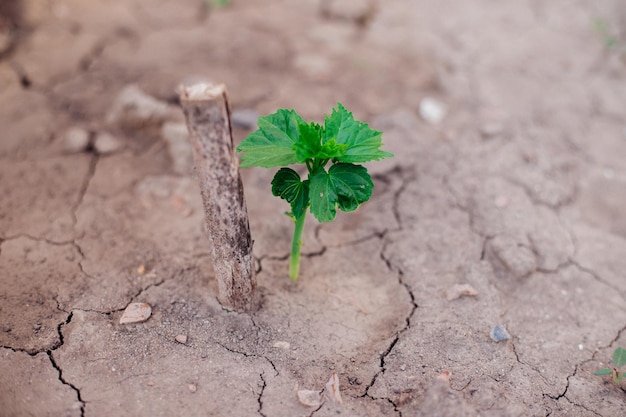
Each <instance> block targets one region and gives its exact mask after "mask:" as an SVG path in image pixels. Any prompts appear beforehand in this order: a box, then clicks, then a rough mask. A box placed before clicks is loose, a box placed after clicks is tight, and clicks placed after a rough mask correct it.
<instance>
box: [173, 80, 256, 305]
mask: <svg viewBox="0 0 626 417" xmlns="http://www.w3.org/2000/svg"><path fill="white" fill-rule="evenodd" d="M180 101H181V104H182V107H183V112H184V113H185V119H186V120H187V128H188V129H189V140H190V142H191V146H192V148H193V159H194V164H195V168H196V174H197V176H198V179H199V181H200V193H201V194H202V201H203V204H204V219H205V227H206V232H207V236H208V238H209V241H210V242H211V245H212V246H213V248H212V255H213V265H214V267H215V274H216V277H217V282H218V287H219V288H218V289H219V295H218V299H219V301H220V302H221V303H222V304H224V305H225V306H228V307H232V308H234V309H236V310H240V311H241V310H244V311H245V310H249V309H251V308H252V307H253V304H254V296H255V290H256V278H255V276H254V258H253V257H252V240H251V238H250V226H249V223H248V211H247V209H246V202H245V200H244V195H243V184H242V182H241V177H240V176H239V160H238V159H237V155H236V154H235V149H234V146H233V138H232V132H231V125H230V111H229V108H228V95H227V94H226V87H225V86H224V85H223V84H219V85H209V84H196V85H193V86H191V87H181V89H180Z"/></svg>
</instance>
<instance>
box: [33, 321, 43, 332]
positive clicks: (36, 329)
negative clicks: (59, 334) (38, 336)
mask: <svg viewBox="0 0 626 417" xmlns="http://www.w3.org/2000/svg"><path fill="white" fill-rule="evenodd" d="M33 330H34V331H36V332H38V331H39V330H41V324H39V323H37V324H34V325H33Z"/></svg>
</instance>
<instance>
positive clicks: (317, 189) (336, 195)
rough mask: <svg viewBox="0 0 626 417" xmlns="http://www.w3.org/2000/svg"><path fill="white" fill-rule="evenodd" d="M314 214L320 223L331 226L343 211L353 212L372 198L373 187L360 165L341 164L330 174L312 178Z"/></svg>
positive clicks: (312, 208)
mask: <svg viewBox="0 0 626 417" xmlns="http://www.w3.org/2000/svg"><path fill="white" fill-rule="evenodd" d="M310 178H311V193H310V198H311V213H313V215H314V216H315V218H316V219H317V220H319V221H320V222H330V221H332V220H334V219H335V216H336V215H337V208H339V210H341V211H354V210H356V208H357V207H359V205H361V203H364V202H366V201H367V200H369V198H370V197H371V196H372V190H373V189H374V183H373V182H372V179H371V177H370V176H369V174H368V173H367V169H365V167H362V166H360V165H354V164H346V163H339V164H335V165H333V166H331V167H330V169H329V170H328V172H326V171H325V170H324V169H320V170H318V171H317V172H315V173H314V174H313V175H311V177H310Z"/></svg>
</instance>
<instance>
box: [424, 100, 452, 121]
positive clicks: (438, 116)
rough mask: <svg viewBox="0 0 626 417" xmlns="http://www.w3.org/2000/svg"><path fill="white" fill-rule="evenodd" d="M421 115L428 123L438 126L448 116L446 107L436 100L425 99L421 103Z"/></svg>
mask: <svg viewBox="0 0 626 417" xmlns="http://www.w3.org/2000/svg"><path fill="white" fill-rule="evenodd" d="M419 113H420V116H422V119H424V120H425V121H426V122H428V123H430V124H431V125H438V124H439V123H441V121H442V120H443V118H444V117H445V116H446V113H447V109H446V105H445V104H443V103H442V102H440V101H439V100H435V99H434V98H430V97H425V98H423V99H422V101H420V106H419Z"/></svg>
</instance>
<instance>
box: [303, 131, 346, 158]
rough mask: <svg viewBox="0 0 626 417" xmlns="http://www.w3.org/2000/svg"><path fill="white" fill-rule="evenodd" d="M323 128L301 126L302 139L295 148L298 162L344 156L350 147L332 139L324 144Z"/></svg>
mask: <svg viewBox="0 0 626 417" xmlns="http://www.w3.org/2000/svg"><path fill="white" fill-rule="evenodd" d="M322 132H323V128H322V126H320V125H319V124H317V123H310V124H301V125H300V139H299V140H298V142H296V143H295V144H294V146H293V149H294V151H295V152H296V156H297V157H298V162H300V163H302V162H305V161H307V160H311V159H333V158H337V157H340V156H342V155H343V154H344V153H345V151H346V149H347V148H348V145H346V144H343V145H340V144H338V143H337V141H336V140H334V139H332V140H329V141H327V142H324V143H322Z"/></svg>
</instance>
